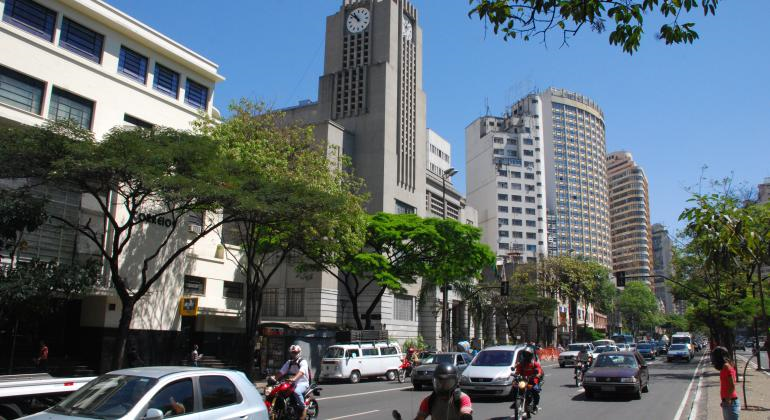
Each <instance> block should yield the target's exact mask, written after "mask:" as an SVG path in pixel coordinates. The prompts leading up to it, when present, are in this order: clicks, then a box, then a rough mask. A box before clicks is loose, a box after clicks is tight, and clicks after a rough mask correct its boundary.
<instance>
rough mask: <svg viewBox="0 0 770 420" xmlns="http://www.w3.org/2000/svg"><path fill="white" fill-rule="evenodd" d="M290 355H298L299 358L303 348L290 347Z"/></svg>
mask: <svg viewBox="0 0 770 420" xmlns="http://www.w3.org/2000/svg"><path fill="white" fill-rule="evenodd" d="M289 353H297V355H298V356H299V355H300V354H301V353H302V347H300V346H298V345H296V344H292V345H291V347H289Z"/></svg>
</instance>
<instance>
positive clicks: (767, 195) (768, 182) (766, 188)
mask: <svg viewBox="0 0 770 420" xmlns="http://www.w3.org/2000/svg"><path fill="white" fill-rule="evenodd" d="M757 190H758V191H759V203H760V204H762V203H768V202H770V178H765V180H764V181H762V183H761V184H759V185H758V186H757Z"/></svg>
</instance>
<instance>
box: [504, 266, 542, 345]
mask: <svg viewBox="0 0 770 420" xmlns="http://www.w3.org/2000/svg"><path fill="white" fill-rule="evenodd" d="M492 303H493V306H494V308H495V313H496V314H497V315H498V316H502V317H503V318H504V319H505V326H506V328H507V329H508V335H510V336H511V337H512V338H513V339H514V340H515V339H516V337H517V336H521V337H522V339H523V340H528V341H529V340H531V339H532V338H531V337H528V332H523V333H520V332H519V331H520V330H519V327H520V325H521V323H522V322H523V321H526V320H529V319H534V317H535V316H536V315H538V313H549V314H553V313H554V312H555V311H556V307H557V302H556V299H554V298H552V297H549V296H544V295H543V293H542V289H541V288H540V287H538V285H537V284H536V283H534V282H532V281H530V280H528V279H527V280H524V279H522V278H521V277H519V278H518V279H514V280H513V281H512V284H511V286H510V295H509V296H499V295H497V296H494V297H493V298H492Z"/></svg>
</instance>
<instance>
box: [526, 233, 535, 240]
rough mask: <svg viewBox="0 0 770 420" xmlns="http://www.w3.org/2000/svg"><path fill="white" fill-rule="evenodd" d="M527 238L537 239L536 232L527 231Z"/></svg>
mask: <svg viewBox="0 0 770 420" xmlns="http://www.w3.org/2000/svg"><path fill="white" fill-rule="evenodd" d="M527 239H537V234H536V233H527Z"/></svg>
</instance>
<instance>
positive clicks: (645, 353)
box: [636, 343, 658, 360]
mask: <svg viewBox="0 0 770 420" xmlns="http://www.w3.org/2000/svg"><path fill="white" fill-rule="evenodd" d="M636 351H638V352H639V354H641V355H642V357H644V358H645V359H648V358H649V359H652V360H655V356H656V355H657V353H658V350H657V349H656V348H655V345H654V344H652V343H639V344H637V346H636Z"/></svg>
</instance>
